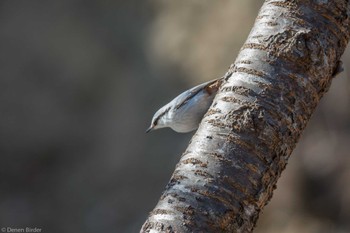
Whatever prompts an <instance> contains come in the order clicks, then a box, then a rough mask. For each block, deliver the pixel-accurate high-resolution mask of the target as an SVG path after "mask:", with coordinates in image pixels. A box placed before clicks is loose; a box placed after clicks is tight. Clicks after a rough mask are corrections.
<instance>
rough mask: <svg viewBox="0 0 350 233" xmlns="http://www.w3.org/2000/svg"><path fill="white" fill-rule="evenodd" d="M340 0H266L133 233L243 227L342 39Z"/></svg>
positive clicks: (267, 194) (345, 23) (268, 188)
mask: <svg viewBox="0 0 350 233" xmlns="http://www.w3.org/2000/svg"><path fill="white" fill-rule="evenodd" d="M349 12H350V7H349V3H348V2H347V1H340V0H338V1H327V0H318V1H317V0H316V1H302V0H299V1H296V0H288V1H287V0H285V1H282V0H279V1H278V0H269V1H266V3H265V4H264V6H263V7H262V9H261V11H260V13H259V16H258V18H257V21H256V23H255V26H254V28H253V29H252V31H251V33H250V36H249V38H248V39H247V41H246V43H245V45H244V46H243V47H242V49H241V51H240V54H239V56H238V58H237V60H236V62H235V64H234V65H232V66H231V67H230V69H229V71H228V73H227V74H226V75H225V82H224V83H223V84H222V86H221V87H220V90H219V92H218V94H217V96H216V98H215V100H214V103H213V105H212V106H211V108H210V109H209V111H208V112H207V114H206V115H205V117H204V118H203V121H202V123H201V125H200V128H199V129H198V131H197V132H196V134H195V135H194V137H193V138H192V140H191V143H190V145H189V146H188V148H187V150H186V152H185V153H184V154H183V155H182V157H181V160H180V162H179V163H178V164H177V166H176V169H175V172H174V174H173V176H172V178H171V180H170V182H169V184H168V185H167V187H166V190H165V192H164V193H163V195H162V197H161V199H160V201H159V203H158V204H157V206H156V208H155V210H153V211H152V212H151V214H150V216H149V218H148V220H147V221H146V223H145V224H144V226H143V228H142V230H141V231H142V232H251V231H252V229H253V228H254V226H255V223H256V221H257V218H258V216H259V212H260V211H261V209H262V208H263V207H264V206H265V205H266V204H267V203H268V201H269V200H270V198H271V196H272V192H273V190H274V189H275V187H276V183H277V179H278V178H279V177H280V175H281V172H282V171H283V169H284V168H285V166H286V164H287V162H288V158H289V156H290V154H291V153H292V150H293V149H294V147H295V145H296V143H297V141H298V139H299V137H300V135H301V133H302V131H303V129H304V128H305V126H306V124H307V122H308V121H309V119H310V117H311V115H312V113H313V111H314V109H315V107H316V106H317V104H318V102H319V100H320V98H321V97H322V95H323V94H324V93H325V92H326V91H327V90H328V88H329V86H330V84H331V80H332V76H333V74H334V73H335V71H336V69H337V67H336V66H337V64H338V61H339V59H340V56H341V55H342V53H343V51H344V49H345V46H346V44H347V43H348V40H349V31H350V30H349V29H350V28H349Z"/></svg>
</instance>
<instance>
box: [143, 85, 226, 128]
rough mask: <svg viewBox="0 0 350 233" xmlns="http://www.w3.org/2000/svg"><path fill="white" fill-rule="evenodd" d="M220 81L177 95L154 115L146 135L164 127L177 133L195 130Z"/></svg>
mask: <svg viewBox="0 0 350 233" xmlns="http://www.w3.org/2000/svg"><path fill="white" fill-rule="evenodd" d="M222 80H223V79H222V78H219V79H215V80H212V81H209V82H206V83H203V84H200V85H198V86H195V87H193V88H191V89H189V90H187V91H185V92H183V93H181V94H180V95H178V96H177V97H176V98H175V99H173V100H172V101H171V102H170V103H168V104H166V105H165V106H163V107H162V108H161V109H159V110H158V111H157V112H156V113H155V114H154V116H153V118H152V122H151V126H150V127H149V128H148V129H147V131H146V133H148V132H150V131H151V130H154V129H160V128H164V127H170V128H172V129H173V130H175V131H176V132H179V133H187V132H190V131H193V130H195V129H197V128H198V125H199V123H200V122H201V120H202V118H203V116H204V114H205V113H206V112H207V111H208V109H209V107H210V105H211V103H212V102H213V99H214V97H215V95H216V92H217V91H218V89H219V87H220V85H221V83H222Z"/></svg>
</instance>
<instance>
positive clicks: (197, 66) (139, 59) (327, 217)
mask: <svg viewBox="0 0 350 233" xmlns="http://www.w3.org/2000/svg"><path fill="white" fill-rule="evenodd" d="M262 2H263V1H261V0H259V1H257V0H244V1H243V0H241V1H228V0H225V1H211V0H192V1H185V0H179V1H161V0H150V1H134V0H131V1H78V0H61V1H55V2H53V1H47V2H45V1H40V2H39V1H20V2H19V1H1V3H0V11H1V14H0V17H1V20H0V41H1V43H0V46H1V50H0V51H1V53H0V59H1V62H0V76H1V78H0V109H1V113H0V152H1V156H0V166H1V169H0V185H1V186H0V187H1V188H0V227H14V228H20V227H26V226H29V227H37V228H41V229H42V232H44V233H45V232H50V233H56V232H57V233H58V232H68V233H70V232H84V233H90V232H91V233H96V232H123V233H124V232H126V233H129V232H138V231H139V229H140V227H141V225H142V224H143V222H144V221H145V220H146V217H147V215H148V212H149V211H151V210H152V209H153V207H154V206H155V204H156V203H157V201H158V198H159V197H160V194H161V192H162V191H163V189H164V187H165V185H166V184H167V182H168V180H169V178H170V176H171V174H172V171H173V170H174V167H175V165H176V163H177V161H178V160H179V156H180V155H181V153H182V152H183V151H184V150H185V148H186V146H187V144H188V141H189V140H190V138H191V135H192V134H191V133H190V134H176V133H175V132H173V131H171V130H169V129H164V130H159V131H155V132H152V133H150V134H147V135H146V134H145V133H144V131H145V129H146V128H147V127H148V125H149V123H150V120H151V118H152V116H153V114H154V112H155V111H156V110H157V109H158V108H159V107H161V106H162V105H163V104H165V103H167V102H168V101H169V100H171V99H172V98H173V97H175V96H176V95H177V94H179V93H180V92H182V91H183V90H186V89H188V88H190V87H192V86H194V85H196V84H199V83H202V82H204V81H207V80H210V79H214V78H217V77H220V76H222V75H223V74H224V73H225V72H226V71H227V68H228V67H229V65H230V64H231V63H232V62H233V61H234V60H235V58H236V55H237V53H238V50H239V49H240V47H241V46H242V45H243V43H244V40H245V39H246V38H247V36H248V33H249V31H250V29H251V27H252V25H253V23H254V20H255V17H256V15H257V12H258V10H259V9H260V7H261V5H262ZM343 61H344V66H345V72H343V73H342V74H341V75H340V76H339V77H338V78H336V79H335V80H334V81H333V84H332V87H331V89H330V91H329V93H327V95H326V96H325V97H324V98H323V99H322V102H321V104H320V106H319V107H318V109H317V111H316V113H315V114H314V116H313V118H312V120H311V121H310V123H309V125H308V127H307V129H306V131H305V133H304V135H303V136H302V138H301V140H300V143H299V144H298V146H297V149H296V150H295V151H294V153H293V155H292V156H291V158H290V162H289V165H288V166H287V169H286V170H285V172H284V173H283V174H282V178H281V179H280V180H279V182H278V185H277V190H276V191H275V193H274V196H273V198H272V200H271V202H270V203H269V205H268V206H267V207H266V208H265V209H264V211H263V213H262V215H261V217H260V219H259V221H258V224H257V229H256V231H255V232H257V233H268V232H269V233H274V232H276V233H277V232H279V233H292V232H299V233H304V232H305V233H310V232H315V233H316V232H317V233H322V232H325V233H330V232H336V233H338V232H339V233H343V232H350V221H349V220H350V156H349V153H350V152H349V151H350V140H349V139H350V120H349V119H350V108H349V105H350V95H349V93H350V81H349V78H348V76H349V73H348V71H347V67H349V63H350V53H349V51H346V53H345V55H344V59H343Z"/></svg>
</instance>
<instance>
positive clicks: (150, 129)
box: [146, 125, 154, 133]
mask: <svg viewBox="0 0 350 233" xmlns="http://www.w3.org/2000/svg"><path fill="white" fill-rule="evenodd" d="M153 128H154V125H151V126H150V127H149V128H148V129H147V130H146V133H149V132H151V131H152V130H153Z"/></svg>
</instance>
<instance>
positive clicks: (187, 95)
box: [175, 78, 223, 109]
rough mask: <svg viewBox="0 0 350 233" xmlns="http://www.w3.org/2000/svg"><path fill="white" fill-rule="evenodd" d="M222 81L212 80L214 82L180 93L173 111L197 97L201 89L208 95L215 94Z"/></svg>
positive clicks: (219, 79) (220, 79)
mask: <svg viewBox="0 0 350 233" xmlns="http://www.w3.org/2000/svg"><path fill="white" fill-rule="evenodd" d="M222 81H223V79H222V78H218V79H214V80H211V81H208V82H205V83H202V84H200V85H198V86H195V87H193V88H191V89H190V90H187V91H185V92H183V93H181V94H180V95H179V96H178V97H176V105H175V109H179V108H181V107H182V106H183V105H185V104H186V103H187V102H188V101H189V100H191V99H192V98H193V97H194V96H195V95H197V94H198V93H199V92H200V91H201V90H203V89H204V90H205V91H206V92H208V93H209V94H212V93H214V92H217V90H218V89H219V87H220V85H221V83H222Z"/></svg>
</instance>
